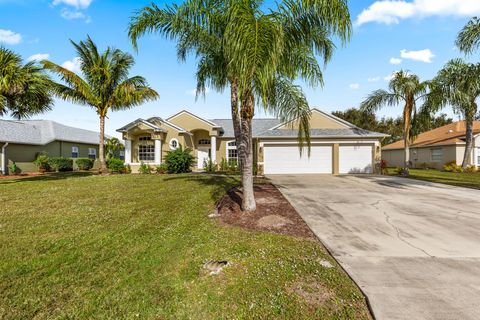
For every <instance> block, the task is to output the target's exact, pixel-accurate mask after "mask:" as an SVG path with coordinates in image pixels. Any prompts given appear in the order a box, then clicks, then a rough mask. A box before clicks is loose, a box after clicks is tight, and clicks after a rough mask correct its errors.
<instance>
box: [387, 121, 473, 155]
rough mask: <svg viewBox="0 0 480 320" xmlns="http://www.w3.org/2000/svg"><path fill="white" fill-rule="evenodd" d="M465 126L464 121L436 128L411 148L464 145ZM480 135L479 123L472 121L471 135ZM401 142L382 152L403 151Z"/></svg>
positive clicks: (422, 135)
mask: <svg viewBox="0 0 480 320" xmlns="http://www.w3.org/2000/svg"><path fill="white" fill-rule="evenodd" d="M465 132H466V126H465V121H458V122H454V123H451V124H448V125H446V126H443V127H440V128H436V129H433V130H430V131H427V132H424V133H421V134H419V135H418V136H417V138H416V139H415V140H414V142H413V143H412V145H411V147H427V146H440V145H451V144H457V143H465V141H464V139H465ZM479 133H480V121H474V123H473V134H474V135H475V134H479ZM403 148H404V143H403V141H397V142H394V143H391V144H388V145H386V146H384V147H383V150H392V149H403Z"/></svg>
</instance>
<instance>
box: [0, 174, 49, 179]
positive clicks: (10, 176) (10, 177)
mask: <svg viewBox="0 0 480 320" xmlns="http://www.w3.org/2000/svg"><path fill="white" fill-rule="evenodd" d="M43 175H44V174H43V173H39V172H31V173H22V174H15V175H9V176H3V175H0V180H7V179H19V178H28V177H37V176H43Z"/></svg>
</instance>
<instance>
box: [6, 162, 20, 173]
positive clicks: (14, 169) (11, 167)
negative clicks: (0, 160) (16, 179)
mask: <svg viewBox="0 0 480 320" xmlns="http://www.w3.org/2000/svg"><path fill="white" fill-rule="evenodd" d="M8 171H9V172H10V174H14V175H15V174H20V173H22V170H20V168H19V167H18V166H17V164H16V163H15V161H13V162H12V163H11V164H10V165H9V166H8Z"/></svg>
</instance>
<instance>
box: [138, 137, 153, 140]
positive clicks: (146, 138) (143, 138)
mask: <svg viewBox="0 0 480 320" xmlns="http://www.w3.org/2000/svg"><path fill="white" fill-rule="evenodd" d="M151 140H152V137H150V136H143V137H139V138H138V141H151Z"/></svg>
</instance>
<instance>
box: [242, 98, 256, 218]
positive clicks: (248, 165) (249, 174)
mask: <svg viewBox="0 0 480 320" xmlns="http://www.w3.org/2000/svg"><path fill="white" fill-rule="evenodd" d="M254 104H255V103H254V97H253V95H252V94H251V93H245V94H244V95H243V96H242V108H241V112H240V116H241V120H240V126H241V134H240V137H241V139H240V149H239V158H240V159H241V170H242V171H241V174H242V187H243V201H242V211H244V212H253V211H255V210H256V209H257V205H256V202H255V194H254V191H253V147H252V141H253V140H252V119H253V115H254V109H255V105H254Z"/></svg>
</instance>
